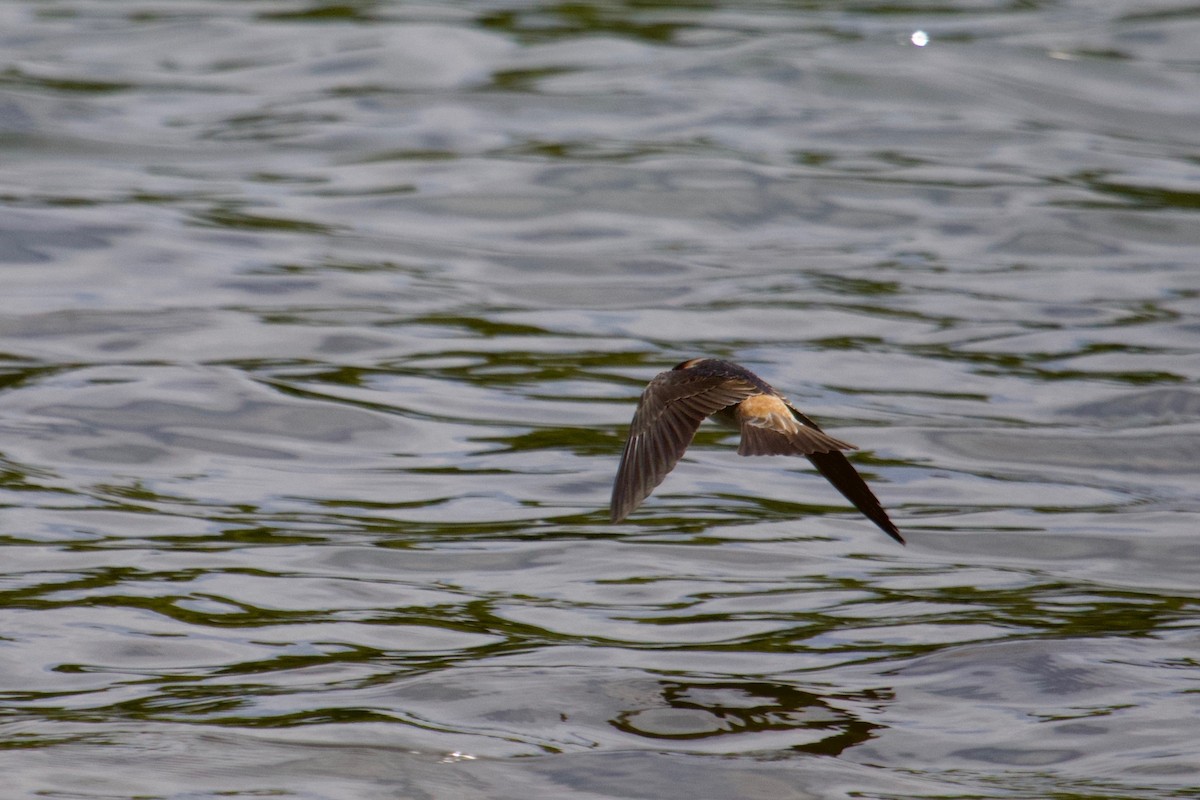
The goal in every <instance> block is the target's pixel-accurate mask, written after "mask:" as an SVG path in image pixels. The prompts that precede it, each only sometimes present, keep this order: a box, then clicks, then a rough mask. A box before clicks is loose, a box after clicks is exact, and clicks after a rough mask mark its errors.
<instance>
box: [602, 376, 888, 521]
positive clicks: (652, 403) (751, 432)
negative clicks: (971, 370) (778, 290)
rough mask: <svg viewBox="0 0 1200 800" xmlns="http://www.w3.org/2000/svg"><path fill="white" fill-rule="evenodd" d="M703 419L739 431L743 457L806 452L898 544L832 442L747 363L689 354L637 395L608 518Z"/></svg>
mask: <svg viewBox="0 0 1200 800" xmlns="http://www.w3.org/2000/svg"><path fill="white" fill-rule="evenodd" d="M707 417H713V418H714V419H716V420H717V421H718V422H721V423H724V424H726V425H729V426H731V427H734V428H737V429H738V430H739V431H741V434H742V439H741V443H740V444H739V446H738V454H739V455H743V456H767V455H772V456H775V455H788V456H793V455H794V456H805V457H807V458H808V460H809V461H811V462H812V464H813V466H814V467H816V468H817V471H818V472H820V473H821V474H822V475H824V476H825V478H826V480H828V481H829V482H830V483H832V484H833V485H834V487H835V488H836V489H837V490H838V491H840V492H841V493H842V494H843V495H844V496H845V497H846V499H847V500H849V501H850V502H851V503H853V504H854V507H855V508H857V509H858V510H859V511H861V512H862V513H863V515H864V516H866V517H867V518H868V519H869V520H871V521H872V522H874V523H875V524H876V525H878V526H879V528H880V529H881V530H882V531H883V532H884V533H886V534H887V535H888V536H891V537H892V538H893V539H895V540H896V541H898V542H900V543H901V544H903V543H904V538H903V537H902V536H901V535H900V531H899V529H897V528H896V526H895V525H894V524H893V523H892V521H891V519H889V518H888V515H887V512H886V511H884V509H883V506H882V505H880V503H879V500H878V498H876V497H875V495H874V493H872V492H871V489H870V487H868V486H867V484H866V482H865V481H864V480H863V479H862V476H860V475H859V474H858V472H857V471H856V470H855V469H854V466H853V465H852V464H851V463H850V462H849V460H847V458H846V457H845V456H844V455H842V451H843V450H854V449H856V448H855V447H854V445H852V444H848V443H846V442H843V441H841V440H840V439H835V438H833V437H832V436H830V435H829V434H827V433H825V432H824V431H822V430H821V428H820V427H819V426H818V425H817V423H815V422H813V421H812V420H811V419H809V418H808V417H806V416H804V414H802V413H800V411H799V410H798V409H796V407H795V406H793V405H792V404H791V403H789V402H788V400H787V398H786V397H784V396H783V395H781V394H780V393H779V392H777V391H775V389H774V388H773V387H772V386H771V385H770V384H769V383H767V382H766V381H764V380H763V379H762V378H760V377H758V376H757V375H755V374H754V373H753V372H751V371H750V370H748V369H746V368H745V367H743V366H741V365H739V364H734V363H733V362H731V361H722V360H720V359H716V358H693V359H691V360H689V361H684V362H683V363H681V364H678V365H677V366H675V368H674V369H669V370H667V371H666V372H662V373H659V374H658V375H656V376H655V377H654V379H653V380H652V381H650V385H649V386H647V387H646V390H645V391H644V392H642V396H641V399H640V400H638V407H637V411H636V412H634V415H633V422H632V423H631V424H630V426H629V438H628V439H627V440H626V442H625V450H624V452H622V454H621V465H620V467H618V469H617V478H616V481H615V482H614V484H613V494H612V505H611V512H612V521H613V522H620V521H621V520H623V519H625V517H626V516H628V515H629V514H630V513H631V512H632V511H633V510H634V509H635V508H637V507H638V506H639V505H640V504H641V502H642V501H643V500H645V499H646V498H647V497H649V496H650V493H651V492H653V491H654V487H656V486H658V485H659V484H660V483H662V481H663V479H664V478H665V477H666V476H667V473H668V472H670V471H671V470H672V469H673V468H674V467H675V465H676V464H677V463H678V462H679V459H680V458H682V457H683V453H684V451H685V450H686V449H687V446H688V445H689V444H691V441H692V437H693V436H694V435H695V433H696V430H697V429H698V428H699V427H700V423H701V422H703V421H704V420H705V419H706V418H707Z"/></svg>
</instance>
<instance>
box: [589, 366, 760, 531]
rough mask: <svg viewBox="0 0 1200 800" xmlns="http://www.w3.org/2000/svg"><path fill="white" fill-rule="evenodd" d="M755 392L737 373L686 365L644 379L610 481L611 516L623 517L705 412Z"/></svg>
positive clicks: (658, 479)
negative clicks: (714, 371) (707, 371)
mask: <svg viewBox="0 0 1200 800" xmlns="http://www.w3.org/2000/svg"><path fill="white" fill-rule="evenodd" d="M758 391H759V390H758V389H757V388H756V387H755V386H754V385H753V384H751V383H749V382H748V381H745V380H742V379H741V378H738V377H733V376H730V375H722V374H713V373H702V372H699V371H696V370H691V369H674V370H668V371H666V372H663V373H660V374H659V375H657V376H656V377H655V378H654V380H652V381H650V385H649V386H647V387H646V390H645V391H644V392H642V397H641V399H640V400H638V407H637V411H636V412H634V415H633V422H632V423H630V426H629V438H628V439H627V440H626V441H625V450H624V451H623V452H622V453H621V465H620V466H619V467H618V468H617V478H616V480H615V481H614V482H613V492H612V503H611V505H610V507H609V510H610V511H611V514H612V521H613V522H620V521H621V520H623V519H624V518H625V517H626V516H628V514H629V513H630V512H631V511H633V510H634V509H635V508H637V507H638V506H639V505H640V504H641V502H642V501H643V500H645V499H646V498H647V497H649V496H650V493H651V492H652V491H654V487H656V486H658V485H659V484H660V483H662V481H663V478H665V477H667V473H668V472H670V471H671V470H672V469H673V468H674V466H675V465H676V464H677V463H679V459H680V458H682V457H683V453H684V451H685V450H687V446H688V445H689V444H691V442H692V437H693V436H694V435H695V434H696V429H697V428H699V427H700V423H701V422H703V421H704V418H705V417H707V416H709V415H710V414H713V413H714V412H717V411H720V410H721V409H723V408H727V407H729V406H731V405H734V404H736V403H740V402H741V401H742V400H744V399H746V398H747V397H749V396H750V395H752V394H757V393H758Z"/></svg>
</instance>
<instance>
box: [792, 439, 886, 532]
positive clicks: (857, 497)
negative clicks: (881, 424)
mask: <svg viewBox="0 0 1200 800" xmlns="http://www.w3.org/2000/svg"><path fill="white" fill-rule="evenodd" d="M808 460H809V461H811V462H812V465H813V466H814V467H816V468H817V472H820V473H821V474H822V475H824V476H825V480H827V481H829V482H830V483H832V484H833V486H834V488H835V489H837V490H838V491H839V492H841V493H842V495H843V496H844V497H845V498H846V499H847V500H849V501H850V502H851V503H853V504H854V507H855V508H857V509H858V510H859V511H861V512H862V514H863V516H865V517H866V518H867V519H869V520H871V522H874V523H875V524H876V525H878V526H879V529H880V530H882V531H883V532H884V533H886V534H887V535H888V536H890V537H892V538H893V539H895V540H896V541H897V542H899V543H900V544H904V537H903V536H901V535H900V529H899V528H897V527H896V525H895V523H893V522H892V520H891V519H890V518H888V515H887V512H886V511H884V510H883V506H882V505H881V504H880V503H879V498H877V497H876V496H875V493H874V492H872V491H871V487H869V486H867V482H866V481H864V480H863V479H862V476H861V475H859V474H858V471H857V470H856V469H854V465H853V464H851V463H850V461H849V459H847V458H846V457H845V456H844V455H842V454H841V453H839V452H837V451H834V452H831V453H811V454H809V456H808Z"/></svg>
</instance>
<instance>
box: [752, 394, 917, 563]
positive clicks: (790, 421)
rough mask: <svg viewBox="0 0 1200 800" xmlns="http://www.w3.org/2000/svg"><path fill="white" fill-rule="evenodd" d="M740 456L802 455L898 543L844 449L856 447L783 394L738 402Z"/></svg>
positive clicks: (901, 539) (891, 525)
mask: <svg viewBox="0 0 1200 800" xmlns="http://www.w3.org/2000/svg"><path fill="white" fill-rule="evenodd" d="M738 422H739V423H740V427H741V431H742V441H741V444H740V445H739V446H738V453H739V454H740V455H743V456H768V455H769V456H806V457H807V458H808V460H809V461H811V462H812V465H813V466H814V467H816V468H817V471H818V472H820V473H821V474H822V475H823V476H825V480H827V481H829V482H830V483H832V484H833V487H834V488H835V489H837V490H838V491H839V492H841V493H842V495H843V496H844V497H845V498H846V499H847V500H849V501H850V502H851V503H853V504H854V507H855V508H857V509H858V510H859V511H860V512H861V513H862V514H863V516H865V517H866V518H867V519H869V520H871V521H872V522H874V523H875V524H876V525H878V526H879V528H880V530H882V531H883V532H884V533H886V534H887V535H888V536H891V537H892V538H893V539H895V540H896V541H897V542H899V543H900V544H904V537H903V536H901V535H900V530H899V529H898V528H897V527H896V525H895V523H893V522H892V520H891V519H890V518H889V517H888V515H887V512H886V511H885V510H884V509H883V505H882V504H881V503H880V502H879V498H877V497H876V496H875V493H874V492H872V491H871V487H869V486H867V482H866V481H864V480H863V479H862V476H861V475H859V474H858V470H856V469H854V465H853V464H851V463H850V461H849V459H847V458H846V456H845V455H843V454H842V452H841V451H842V450H856V449H857V448H856V447H855V446H854V445H852V444H849V443H847V442H843V441H841V440H840V439H835V438H833V437H832V436H830V435H829V434H827V433H825V432H824V431H822V430H821V429H820V428H819V427H818V426H817V423H815V422H813V421H812V420H811V419H809V418H808V417H806V416H805V415H804V414H802V413H801V412H800V411H799V410H797V409H796V408H795V407H794V406H793V405H792V404H791V403H789V402H787V401H786V400H784V399H783V398H777V397H774V396H771V395H763V396H761V397H755V398H753V399H751V400H749V401H747V402H745V403H742V405H741V406H739V407H738Z"/></svg>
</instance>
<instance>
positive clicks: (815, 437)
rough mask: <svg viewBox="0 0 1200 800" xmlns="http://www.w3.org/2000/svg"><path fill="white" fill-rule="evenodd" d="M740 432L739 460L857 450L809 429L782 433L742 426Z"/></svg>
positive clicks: (750, 425) (748, 425)
mask: <svg viewBox="0 0 1200 800" xmlns="http://www.w3.org/2000/svg"><path fill="white" fill-rule="evenodd" d="M741 431H742V440H741V443H740V444H739V445H738V455H739V456H807V455H812V454H813V453H829V452H837V451H838V450H855V449H857V448H855V447H854V445H852V444H848V443H847V442H843V441H842V440H840V439H835V438H833V437H832V436H830V435H829V434H827V433H823V432H821V431H820V430H817V429H815V428H809V427H802V428H800V429H799V430H797V431H792V432H790V433H784V432H783V431H777V430H775V429H774V428H763V427H759V426H758V425H753V424H750V423H745V424H743V425H742V426H741Z"/></svg>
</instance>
